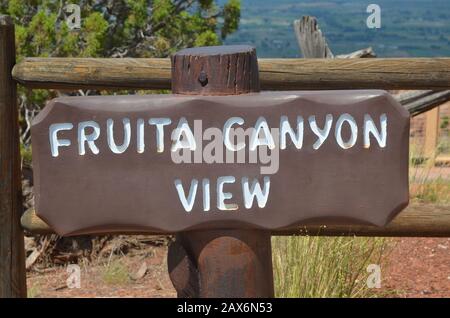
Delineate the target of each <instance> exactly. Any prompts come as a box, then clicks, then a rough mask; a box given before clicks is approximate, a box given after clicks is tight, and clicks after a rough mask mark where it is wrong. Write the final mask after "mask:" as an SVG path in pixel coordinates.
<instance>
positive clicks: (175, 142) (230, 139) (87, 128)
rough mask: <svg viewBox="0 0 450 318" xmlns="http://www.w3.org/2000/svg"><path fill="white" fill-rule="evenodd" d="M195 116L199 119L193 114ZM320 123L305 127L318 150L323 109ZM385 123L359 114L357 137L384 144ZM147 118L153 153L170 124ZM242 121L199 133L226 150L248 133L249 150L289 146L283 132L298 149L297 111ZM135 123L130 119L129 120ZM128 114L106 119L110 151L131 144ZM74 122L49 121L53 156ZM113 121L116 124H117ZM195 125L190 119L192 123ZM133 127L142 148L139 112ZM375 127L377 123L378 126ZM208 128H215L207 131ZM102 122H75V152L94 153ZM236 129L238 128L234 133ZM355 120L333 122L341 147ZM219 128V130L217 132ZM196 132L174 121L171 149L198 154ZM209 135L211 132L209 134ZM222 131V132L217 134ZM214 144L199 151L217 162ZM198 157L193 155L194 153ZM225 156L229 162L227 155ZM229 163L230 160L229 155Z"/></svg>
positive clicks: (326, 130) (349, 143)
mask: <svg viewBox="0 0 450 318" xmlns="http://www.w3.org/2000/svg"><path fill="white" fill-rule="evenodd" d="M195 122H201V121H200V120H196V121H195ZM320 122H322V123H323V124H322V126H321V125H320V124H318V122H317V119H316V116H314V115H313V116H309V117H308V124H309V129H310V131H311V132H312V133H313V134H314V135H315V136H316V137H317V139H316V141H315V142H314V144H313V145H312V148H313V149H314V150H318V149H319V148H320V147H321V146H322V145H323V144H324V143H325V141H327V140H328V139H329V138H330V132H331V129H332V126H333V115H331V114H327V115H326V116H325V118H324V119H322V120H321V121H320ZM387 123H388V118H387V116H386V114H381V115H380V117H379V124H376V121H375V120H374V119H373V117H372V116H371V115H369V114H365V115H364V120H363V123H362V128H363V129H362V131H363V133H362V135H363V136H362V137H363V138H362V139H363V146H364V148H370V146H371V137H373V138H374V139H375V140H376V142H377V144H378V146H379V147H380V148H385V147H386V144H387V136H388V135H387ZM148 124H149V125H151V126H155V128H156V130H155V136H156V151H157V152H158V153H163V152H164V150H165V147H164V143H165V141H164V128H165V127H166V126H169V125H171V124H172V120H171V119H170V118H150V119H149V120H148ZM244 124H245V120H244V119H243V118H241V117H231V118H229V119H228V120H227V121H226V122H225V124H224V126H223V130H220V129H219V128H217V127H210V128H207V129H206V130H205V131H204V133H203V135H201V136H200V138H203V139H204V140H211V142H214V143H218V142H220V143H221V144H222V145H223V146H224V147H225V148H226V149H227V150H229V151H232V152H238V153H239V152H240V151H241V150H243V149H245V148H246V146H247V145H246V143H245V136H249V137H250V138H249V149H250V151H251V152H255V151H257V150H258V148H261V147H266V148H268V149H270V150H273V149H276V148H277V146H279V149H281V150H286V149H287V148H288V136H289V139H290V141H291V142H292V144H293V145H294V147H295V148H296V149H303V147H304V145H303V141H304V140H303V138H304V132H305V128H306V127H305V124H304V119H303V117H302V116H297V122H296V127H295V129H294V128H292V126H291V123H290V122H289V118H288V117H287V116H281V117H280V126H279V128H269V125H268V123H267V121H266V119H265V118H264V117H260V118H258V120H257V121H256V123H255V125H254V126H253V127H250V128H249V129H247V130H244V129H242V128H240V127H237V128H235V129H233V126H242V125H244ZM133 125H134V124H133ZM133 125H132V123H131V121H130V119H129V118H122V125H116V123H115V122H114V120H113V119H111V118H110V119H107V121H106V123H105V126H104V127H106V138H107V142H108V146H109V147H108V148H109V149H110V150H111V152H113V153H116V154H122V153H125V152H126V151H127V150H128V149H129V147H130V144H131V139H132V136H133V131H132V127H133ZM360 125H361V124H360ZM73 126H74V125H73V123H55V124H51V125H50V126H49V143H50V150H51V154H52V156H53V157H58V156H59V155H60V151H59V147H70V146H71V145H72V142H71V140H70V139H67V138H60V137H59V135H58V132H61V131H69V130H71V129H73ZM116 126H118V127H119V128H117V127H116ZM194 126H195V125H194ZM135 127H136V132H135V134H136V137H135V138H136V152H137V153H139V154H142V153H144V151H145V135H144V132H145V120H144V119H143V118H138V119H137V120H136V123H135ZM378 127H379V128H378ZM347 128H348V129H349V131H350V136H349V138H348V140H344V138H343V130H346V129H347ZM117 129H121V130H122V135H123V140H122V142H121V144H117V143H116V140H115V137H114V136H115V131H116V130H117ZM211 129H213V130H214V131H211ZM100 131H101V126H100V124H99V123H98V122H96V121H93V120H90V121H83V122H80V123H78V138H77V142H78V153H79V155H81V156H82V155H85V154H86V145H87V147H88V148H89V150H90V151H91V152H92V153H93V154H98V153H99V152H100V150H99V149H98V147H97V145H96V144H95V141H96V140H97V139H98V138H99V137H100V135H101V134H100ZM239 131H241V132H242V134H241V133H237V132H239ZM359 131H360V130H359V128H358V123H357V121H356V120H355V118H353V116H351V115H350V114H342V115H340V116H339V118H338V119H337V121H336V123H335V133H334V139H335V142H336V144H337V145H338V146H339V147H341V148H343V149H348V148H351V147H353V146H355V145H356V144H357V141H358V137H359ZM219 133H222V134H219ZM196 137H199V136H198V134H196V135H194V133H193V131H192V129H191V127H190V126H189V123H188V121H187V120H186V118H184V117H182V118H181V119H180V120H179V121H178V124H177V127H176V128H175V129H173V130H172V133H171V142H172V145H171V151H172V152H177V151H181V150H188V151H196V150H199V151H198V155H200V157H201V156H202V151H200V150H202V149H201V147H202V145H199V143H201V142H202V140H197V139H198V138H196ZM213 137H214V138H213ZM219 137H221V138H219ZM234 137H237V140H238V142H237V143H234ZM216 147H217V144H214V145H209V147H208V148H207V150H208V151H203V154H205V153H211V154H212V153H215V154H214V155H215V158H214V160H211V161H210V162H219V161H218V160H219V159H220V157H222V156H221V155H220V156H217V151H216V150H217V148H216ZM197 157H198V156H197ZM197 157H196V160H195V163H203V161H202V160H200V159H202V158H197ZM227 162H229V161H228V160H227ZM230 163H235V162H234V161H230ZM242 163H243V162H242Z"/></svg>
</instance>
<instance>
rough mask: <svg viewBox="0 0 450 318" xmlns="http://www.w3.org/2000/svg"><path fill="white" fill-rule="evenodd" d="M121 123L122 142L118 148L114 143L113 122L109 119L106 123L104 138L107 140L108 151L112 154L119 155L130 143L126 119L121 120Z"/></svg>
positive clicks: (129, 125) (129, 126) (128, 126)
mask: <svg viewBox="0 0 450 318" xmlns="http://www.w3.org/2000/svg"><path fill="white" fill-rule="evenodd" d="M122 122H123V142H122V144H121V145H120V146H118V145H117V144H116V142H115V141H114V120H112V119H111V118H110V119H108V120H107V121H106V138H107V140H108V146H109V149H111V151H112V152H114V153H117V154H120V153H124V152H125V150H127V149H128V146H129V145H130V141H131V124H130V120H129V119H128V118H124V119H122Z"/></svg>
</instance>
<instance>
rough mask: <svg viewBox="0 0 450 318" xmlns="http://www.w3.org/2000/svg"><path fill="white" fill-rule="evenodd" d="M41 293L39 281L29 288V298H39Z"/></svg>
mask: <svg viewBox="0 0 450 318" xmlns="http://www.w3.org/2000/svg"><path fill="white" fill-rule="evenodd" d="M40 293H41V289H40V287H39V285H38V284H37V283H35V284H33V285H31V286H30V287H28V288H27V298H38V297H39V294H40Z"/></svg>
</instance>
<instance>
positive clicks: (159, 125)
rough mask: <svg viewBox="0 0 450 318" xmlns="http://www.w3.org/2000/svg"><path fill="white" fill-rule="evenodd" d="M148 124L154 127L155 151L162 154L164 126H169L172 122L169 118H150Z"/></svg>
mask: <svg viewBox="0 0 450 318" xmlns="http://www.w3.org/2000/svg"><path fill="white" fill-rule="evenodd" d="M148 123H149V124H150V125H155V126H156V151H157V152H160V153H161V152H164V126H167V125H170V124H171V123H172V121H171V120H170V118H150V119H149V120H148Z"/></svg>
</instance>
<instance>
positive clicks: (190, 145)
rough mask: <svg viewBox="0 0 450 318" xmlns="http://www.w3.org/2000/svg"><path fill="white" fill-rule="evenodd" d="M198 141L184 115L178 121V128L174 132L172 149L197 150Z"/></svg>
mask: <svg viewBox="0 0 450 318" xmlns="http://www.w3.org/2000/svg"><path fill="white" fill-rule="evenodd" d="M195 148H196V143H195V138H194V134H193V133H192V130H191V128H190V127H189V124H188V122H187V120H186V118H184V117H182V118H181V119H180V121H179V122H178V126H177V128H176V129H175V130H174V131H173V132H172V151H173V152H176V151H178V150H180V149H189V150H192V151H195Z"/></svg>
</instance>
